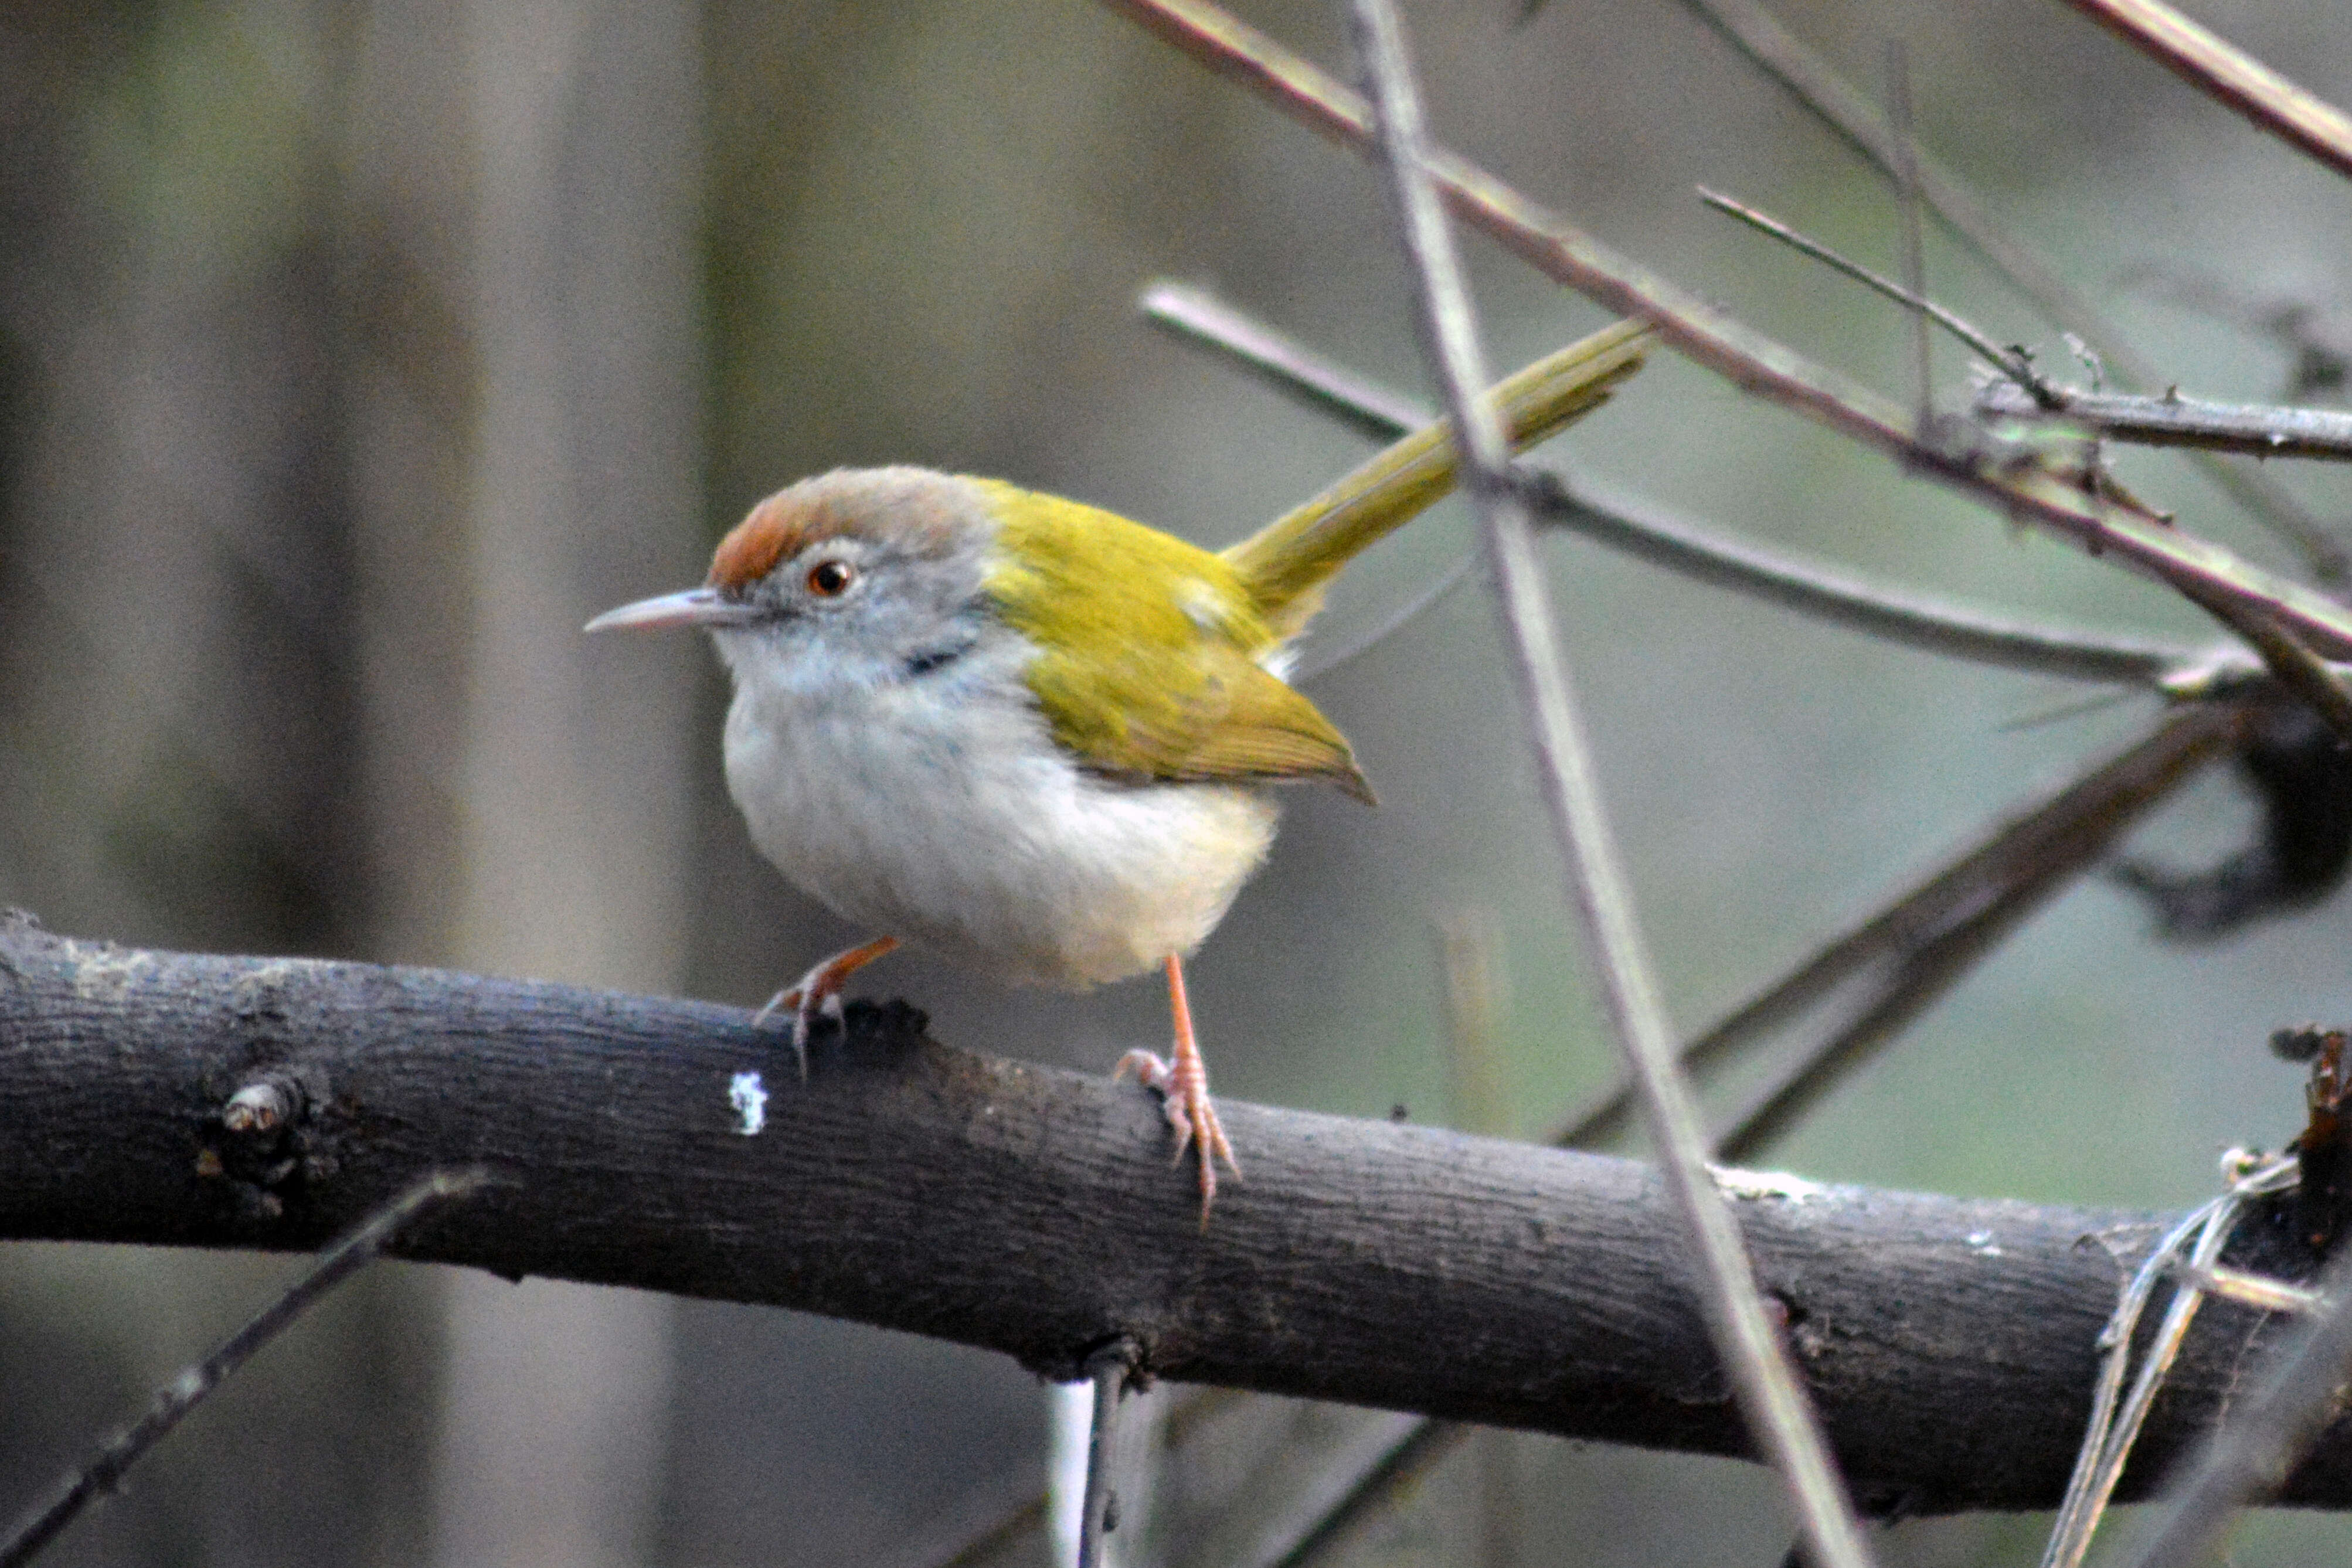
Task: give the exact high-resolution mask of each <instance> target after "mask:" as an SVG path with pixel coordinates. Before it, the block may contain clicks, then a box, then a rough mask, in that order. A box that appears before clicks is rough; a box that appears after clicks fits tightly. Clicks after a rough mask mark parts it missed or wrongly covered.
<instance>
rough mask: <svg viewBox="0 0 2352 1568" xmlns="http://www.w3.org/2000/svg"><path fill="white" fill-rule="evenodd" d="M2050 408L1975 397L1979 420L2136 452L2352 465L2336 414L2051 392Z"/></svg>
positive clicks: (1992, 395)
mask: <svg viewBox="0 0 2352 1568" xmlns="http://www.w3.org/2000/svg"><path fill="white" fill-rule="evenodd" d="M2050 390H2051V392H2053V397H2052V398H2050V399H2049V400H2046V401H2045V400H2043V399H2040V398H2030V397H2029V396H2027V395H2026V394H2025V393H2023V392H2020V391H2019V390H2018V389H2017V388H2016V387H2013V386H2011V385H2009V384H2008V383H2006V382H1990V383H1988V384H1987V385H1985V386H1984V387H1983V388H1981V389H1980V390H1979V392H1978V393H1977V399H1976V407H1977V412H1978V413H1980V414H1990V415H1993V416H1995V417H1997V418H2002V419H2027V420H2063V421H2064V422H2066V423H2070V424H2075V425H2080V426H2081V427H2082V428H2084V430H2088V431H2093V432H2095V433H2096V434H2099V435H2102V436H2105V437H2106V438H2108V439H2110V440H2114V441H2127V442H2130V443H2132V444H2135V445H2138V446H2185V447H2193V448H2196V449H2198V450H2200V451H2206V452H2235V453H2240V454H2242V455H2248V456H2253V457H2317V458H2324V459H2327V460H2329V461H2333V462H2337V463H2344V462H2352V413H2346V412H2344V411H2343V410H2341V409H2333V408H2284V407H2277V406H2273V405H2269V404H2263V403H2229V402H2200V401H2199V400H2198V399H2196V398H2187V397H2182V396H2181V395H2180V394H2179V392H2167V393H2166V394H2165V395H2163V396H2162V397H2140V396H2137V395H2135V394H2132V393H2127V392H2081V391H2077V390H2075V389H2074V388H2072V387H2053V388H2052V389H2050Z"/></svg>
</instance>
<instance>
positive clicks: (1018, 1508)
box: [931, 1492, 1046, 1568]
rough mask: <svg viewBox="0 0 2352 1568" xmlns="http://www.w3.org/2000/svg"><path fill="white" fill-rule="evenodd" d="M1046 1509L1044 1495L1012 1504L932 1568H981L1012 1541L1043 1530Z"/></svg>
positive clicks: (1001, 1552) (1039, 1493)
mask: <svg viewBox="0 0 2352 1568" xmlns="http://www.w3.org/2000/svg"><path fill="white" fill-rule="evenodd" d="M1045 1507H1046V1503H1045V1493H1044V1492H1038V1493H1036V1494H1034V1496H1031V1497H1029V1498H1026V1499H1024V1500H1022V1501H1020V1502H1016V1503H1014V1504H1013V1506H1012V1507H1010V1508H1008V1509H1006V1510H1005V1511H1003V1513H1001V1514H999V1515H997V1516H996V1518H994V1519H993V1520H992V1521H989V1522H988V1523H986V1524H983V1525H982V1526H981V1527H980V1528H979V1529H977V1530H975V1531H972V1532H971V1534H970V1535H969V1536H967V1537H965V1538H964V1540H963V1541H962V1542H961V1544H959V1545H957V1546H955V1547H954V1548H952V1549H951V1550H950V1552H948V1554H947V1555H946V1556H945V1557H942V1558H940V1559H938V1560H937V1561H936V1562H935V1563H933V1564H932V1565H931V1568H983V1565H984V1564H986V1563H993V1562H994V1561H996V1559H997V1558H998V1557H1000V1556H1002V1555H1003V1553H1004V1552H1005V1550H1006V1549H1007V1548H1009V1547H1010V1546H1011V1545H1012V1544H1013V1542H1016V1541H1018V1540H1020V1539H1021V1538H1022V1537H1024V1536H1025V1535H1029V1534H1031V1533H1033V1532H1034V1531H1039V1530H1042V1529H1044V1528H1045Z"/></svg>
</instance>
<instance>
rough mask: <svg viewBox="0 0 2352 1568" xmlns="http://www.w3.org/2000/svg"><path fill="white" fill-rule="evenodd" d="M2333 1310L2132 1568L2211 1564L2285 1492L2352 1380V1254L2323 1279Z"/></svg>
mask: <svg viewBox="0 0 2352 1568" xmlns="http://www.w3.org/2000/svg"><path fill="white" fill-rule="evenodd" d="M2319 1288H2320V1293H2321V1294H2322V1295H2324V1296H2327V1297H2329V1298H2331V1299H2332V1301H2333V1304H2332V1305H2331V1306H2330V1307H2329V1308H2328V1309H2327V1310H2326V1312H2324V1313H2323V1314H2322V1315H2321V1316H2320V1317H2319V1318H2318V1319H2317V1320H2316V1321H2315V1322H2313V1323H2312V1324H2311V1326H2310V1329H2309V1331H2308V1332H2307V1333H2305V1335H2304V1336H2303V1341H2302V1343H2300V1344H2298V1345H2297V1346H2296V1347H2295V1348H2294V1350H2293V1351H2292V1352H2290V1353H2289V1354H2285V1355H2283V1356H2282V1357H2280V1359H2279V1364H2278V1371H2277V1373H2276V1374H2275V1375H2273V1378H2272V1379H2271V1382H2270V1385H2269V1386H2268V1387H2267V1388H2266V1389H2264V1390H2263V1395H2262V1396H2261V1397H2260V1398H2258V1399H2256V1400H2254V1401H2253V1402H2252V1404H2251V1405H2249V1406H2246V1408H2245V1409H2244V1411H2243V1412H2242V1414H2241V1415H2240V1416H2238V1418H2237V1419H2236V1420H2234V1421H2232V1422H2231V1424H2230V1425H2229V1426H2228V1427H2224V1428H2223V1429H2222V1431H2221V1435H2220V1436H2219V1437H2215V1438H2214V1440H2213V1443H2212V1446H2211V1448H2210V1449H2209V1451H2208V1452H2207V1454H2206V1456H2205V1458H2204V1460H2203V1462H2202V1463H2200V1465H2199V1466H2198V1468H2197V1470H2196V1473H2195V1474H2194V1475H2192V1476H2191V1477H2190V1478H2189V1481H2188V1483H2187V1484H2186V1485H2184V1486H2183V1487H2181V1489H2180V1490H2179V1494H2178V1496H2177V1500H2175V1501H2174V1502H2173V1503H2172V1504H2171V1506H2170V1508H2169V1510H2168V1511H2167V1513H2166V1514H2165V1516H2164V1522H2163V1523H2162V1524H2161V1525H2159V1526H2158V1528H2157V1531H2156V1533H2155V1536H2154V1538H2153V1539H2151V1540H2150V1541H2149V1542H2147V1546H2146V1547H2145V1548H2144V1549H2143V1550H2142V1551H2141V1552H2140V1553H2139V1555H2138V1556H2137V1558H2136V1559H2135V1560H2134V1562H2133V1563H2132V1564H2131V1568H2194V1564H2197V1563H2202V1562H2205V1561H2206V1560H2207V1559H2208V1556H2209V1554H2210V1552H2211V1551H2212V1549H2213V1546H2214V1543H2215V1542H2217V1541H2218V1539H2219V1538H2220V1536H2221V1531H2222V1530H2223V1529H2224V1528H2225V1527H2226V1526H2227V1525H2228V1524H2229V1522H2230V1516H2231V1514H2232V1513H2234V1512H2235V1511H2237V1510H2239V1509H2241V1508H2243V1507H2245V1506H2247V1505H2248V1504H2251V1503H2256V1502H2261V1501H2263V1500H2266V1499H2267V1498H2269V1497H2270V1496H2272V1495H2273V1493H2274V1492H2276V1491H2277V1490H2278V1488H2279V1484H2280V1483H2281V1482H2282V1481H2284V1479H2286V1476H2287V1474H2288V1472H2289V1471H2291V1470H2293V1469H2294V1466H2295V1462H2296V1461H2297V1460H2298V1459H2300V1458H2302V1457H2303V1455H2304V1454H2305V1452H2306V1451H2307V1450H2308V1449H2309V1448H2310V1447H2311V1444H2312V1442H2313V1441H2314V1440H2315V1438H2316V1437H2318V1436H2319V1433H2320V1432H2321V1430H2322V1429H2323V1428H2325V1427H2326V1425H2327V1424H2328V1422H2329V1421H2330V1420H2332V1419H2333V1418H2334V1416H2335V1415H2336V1405H2337V1399H2338V1396H2339V1393H2340V1391H2341V1390H2342V1388H2343V1386H2344V1382H2345V1379H2346V1377H2347V1375H2352V1250H2347V1251H2346V1252H2344V1253H2343V1254H2342V1255H2341V1256H2339V1257H2338V1258H2337V1259H2336V1260H2335V1261H2334V1262H2333V1263H2331V1264H2329V1265H2328V1267H2327V1270H2326V1273H2325V1274H2323V1275H2322V1276H2321V1278H2320V1287H2319Z"/></svg>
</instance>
